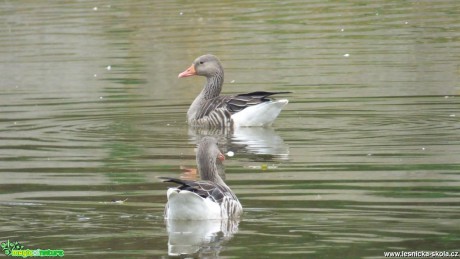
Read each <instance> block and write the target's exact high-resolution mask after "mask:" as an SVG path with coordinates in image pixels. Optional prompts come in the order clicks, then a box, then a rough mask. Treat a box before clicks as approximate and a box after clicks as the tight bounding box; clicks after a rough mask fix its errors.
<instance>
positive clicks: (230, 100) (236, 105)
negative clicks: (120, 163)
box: [196, 91, 291, 119]
mask: <svg viewBox="0 0 460 259" xmlns="http://www.w3.org/2000/svg"><path fill="white" fill-rule="evenodd" d="M287 93H291V92H264V91H257V92H251V93H246V94H239V95H234V96H218V97H216V98H213V99H211V100H209V101H208V102H206V103H205V105H204V106H203V107H202V109H201V110H200V111H199V112H198V114H197V116H196V118H197V119H201V118H203V117H206V116H209V114H210V113H212V112H213V111H215V110H217V109H220V108H223V109H224V110H226V111H228V112H229V114H228V116H231V115H232V114H234V113H237V112H239V111H242V110H244V109H246V108H247V107H249V106H252V105H257V104H259V103H263V102H268V101H270V100H271V99H270V98H268V97H269V96H271V95H275V94H287Z"/></svg>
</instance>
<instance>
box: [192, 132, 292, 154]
mask: <svg viewBox="0 0 460 259" xmlns="http://www.w3.org/2000/svg"><path fill="white" fill-rule="evenodd" d="M188 135H189V141H190V142H191V143H195V144H196V143H198V142H199V141H200V139H201V138H203V137H204V136H213V137H215V138H216V139H218V141H219V147H220V148H221V150H222V151H223V152H228V151H232V152H234V153H240V152H242V153H249V154H255V155H271V156H272V157H271V158H269V160H288V159H289V146H288V145H287V144H286V143H285V142H284V140H283V139H282V138H281V137H280V136H279V135H278V134H277V133H276V132H275V130H274V129H273V128H271V127H266V128H261V127H238V128H235V129H233V130H232V129H226V128H223V129H206V128H196V127H189V130H188Z"/></svg>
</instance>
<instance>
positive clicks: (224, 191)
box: [160, 137, 243, 220]
mask: <svg viewBox="0 0 460 259" xmlns="http://www.w3.org/2000/svg"><path fill="white" fill-rule="evenodd" d="M223 160H225V156H224V155H223V154H222V153H221V152H220V150H219V148H218V147H217V140H216V139H215V138H213V137H204V138H203V139H201V141H200V143H199V144H198V150H197V155H196V162H197V166H198V171H199V173H200V177H201V180H199V181H191V180H182V179H177V178H171V177H160V179H162V180H163V182H171V183H176V184H179V185H180V186H178V187H172V188H169V189H168V191H167V198H168V202H167V203H166V206H165V212H164V216H165V218H166V219H172V220H205V219H230V218H231V219H233V218H239V217H240V215H241V214H242V213H243V207H242V206H241V203H240V202H239V201H238V198H237V197H236V195H235V194H234V193H233V192H232V190H231V189H230V188H229V187H228V186H227V184H225V182H224V181H223V180H222V178H221V177H220V176H219V173H218V169H217V163H218V162H217V161H220V162H221V161H223Z"/></svg>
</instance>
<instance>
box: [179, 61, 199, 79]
mask: <svg viewBox="0 0 460 259" xmlns="http://www.w3.org/2000/svg"><path fill="white" fill-rule="evenodd" d="M194 75H196V71H195V65H193V64H192V65H191V66H190V67H189V68H187V70H185V71H184V72H182V73H180V74H179V75H178V76H177V77H178V78H181V77H188V76H194Z"/></svg>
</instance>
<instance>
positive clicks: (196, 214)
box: [165, 188, 226, 220]
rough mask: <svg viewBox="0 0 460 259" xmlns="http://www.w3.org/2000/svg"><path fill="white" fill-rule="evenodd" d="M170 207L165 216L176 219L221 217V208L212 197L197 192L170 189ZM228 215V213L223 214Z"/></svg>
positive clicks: (168, 194)
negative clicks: (204, 196) (202, 195)
mask: <svg viewBox="0 0 460 259" xmlns="http://www.w3.org/2000/svg"><path fill="white" fill-rule="evenodd" d="M167 196H168V205H167V206H168V208H167V210H166V215H165V217H166V218H167V219H176V220H203V219H220V218H222V216H221V208H220V206H219V204H217V203H215V202H214V201H212V200H211V199H210V198H207V199H204V198H202V197H201V196H199V195H197V194H196V193H193V192H190V191H186V190H178V189H177V188H169V189H168V193H167ZM223 216H224V217H226V215H223Z"/></svg>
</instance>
